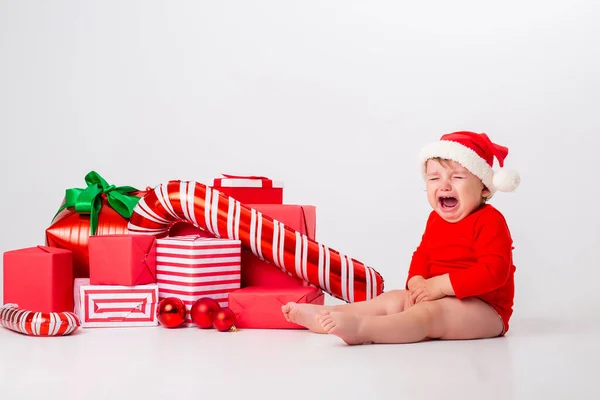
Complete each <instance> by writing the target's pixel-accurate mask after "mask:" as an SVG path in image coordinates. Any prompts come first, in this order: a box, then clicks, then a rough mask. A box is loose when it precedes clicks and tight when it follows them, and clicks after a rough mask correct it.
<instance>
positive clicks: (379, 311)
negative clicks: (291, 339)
mask: <svg viewBox="0 0 600 400" xmlns="http://www.w3.org/2000/svg"><path fill="white" fill-rule="evenodd" d="M409 305H410V296H409V295H408V292H407V291H406V290H392V291H390V292H386V293H382V294H380V295H379V296H377V297H376V298H374V299H371V300H367V301H361V302H356V303H349V304H339V305H335V306H320V305H315V304H297V303H287V304H286V305H284V306H283V307H282V308H281V311H282V312H283V315H284V316H285V318H286V319H287V320H288V321H290V322H293V323H295V324H298V325H301V326H304V327H305V328H308V329H309V330H311V331H313V332H316V333H326V332H325V331H324V330H323V327H322V326H321V324H320V323H319V320H318V318H319V316H320V315H321V313H322V312H323V311H335V312H344V313H352V314H361V315H373V316H374V315H387V314H393V313H398V312H401V311H404V310H405V309H406V308H407V306H409Z"/></svg>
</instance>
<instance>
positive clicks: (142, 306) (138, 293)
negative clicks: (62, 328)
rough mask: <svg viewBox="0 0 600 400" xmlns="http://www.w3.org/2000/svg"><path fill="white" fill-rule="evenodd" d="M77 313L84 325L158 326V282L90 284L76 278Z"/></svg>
mask: <svg viewBox="0 0 600 400" xmlns="http://www.w3.org/2000/svg"><path fill="white" fill-rule="evenodd" d="M73 286H74V289H73V290H74V293H73V294H72V296H73V298H74V299H75V314H77V316H78V317H79V319H80V320H81V326H83V327H84V328H121V327H148V326H157V325H158V318H157V314H156V308H157V307H158V285H157V284H149V285H137V286H121V285H90V279H89V278H78V279H75V283H74V285H73Z"/></svg>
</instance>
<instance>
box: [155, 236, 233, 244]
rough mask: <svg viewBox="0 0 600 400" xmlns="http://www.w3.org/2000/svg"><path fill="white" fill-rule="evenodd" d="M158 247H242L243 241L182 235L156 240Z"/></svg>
mask: <svg viewBox="0 0 600 400" xmlns="http://www.w3.org/2000/svg"><path fill="white" fill-rule="evenodd" d="M156 244H157V246H161V247H162V246H164V245H172V246H215V245H235V246H241V245H242V241H241V240H237V239H227V238H215V237H206V236H201V235H182V236H168V237H164V238H160V239H156Z"/></svg>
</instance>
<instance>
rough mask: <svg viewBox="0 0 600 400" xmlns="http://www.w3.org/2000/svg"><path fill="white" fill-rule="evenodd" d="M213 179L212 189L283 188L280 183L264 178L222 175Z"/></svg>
mask: <svg viewBox="0 0 600 400" xmlns="http://www.w3.org/2000/svg"><path fill="white" fill-rule="evenodd" d="M223 176H224V178H215V180H214V183H213V187H239V188H243V187H248V188H283V182H282V181H273V180H272V179H270V178H267V177H265V176H239V175H228V174H223Z"/></svg>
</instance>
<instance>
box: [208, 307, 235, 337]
mask: <svg viewBox="0 0 600 400" xmlns="http://www.w3.org/2000/svg"><path fill="white" fill-rule="evenodd" d="M213 325H214V327H215V328H216V329H217V330H218V331H221V332H227V331H231V332H234V331H236V330H237V329H236V327H235V314H234V313H233V311H231V310H230V309H229V308H227V307H223V308H221V309H219V310H218V311H217V312H216V313H215V314H214V317H213Z"/></svg>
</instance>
